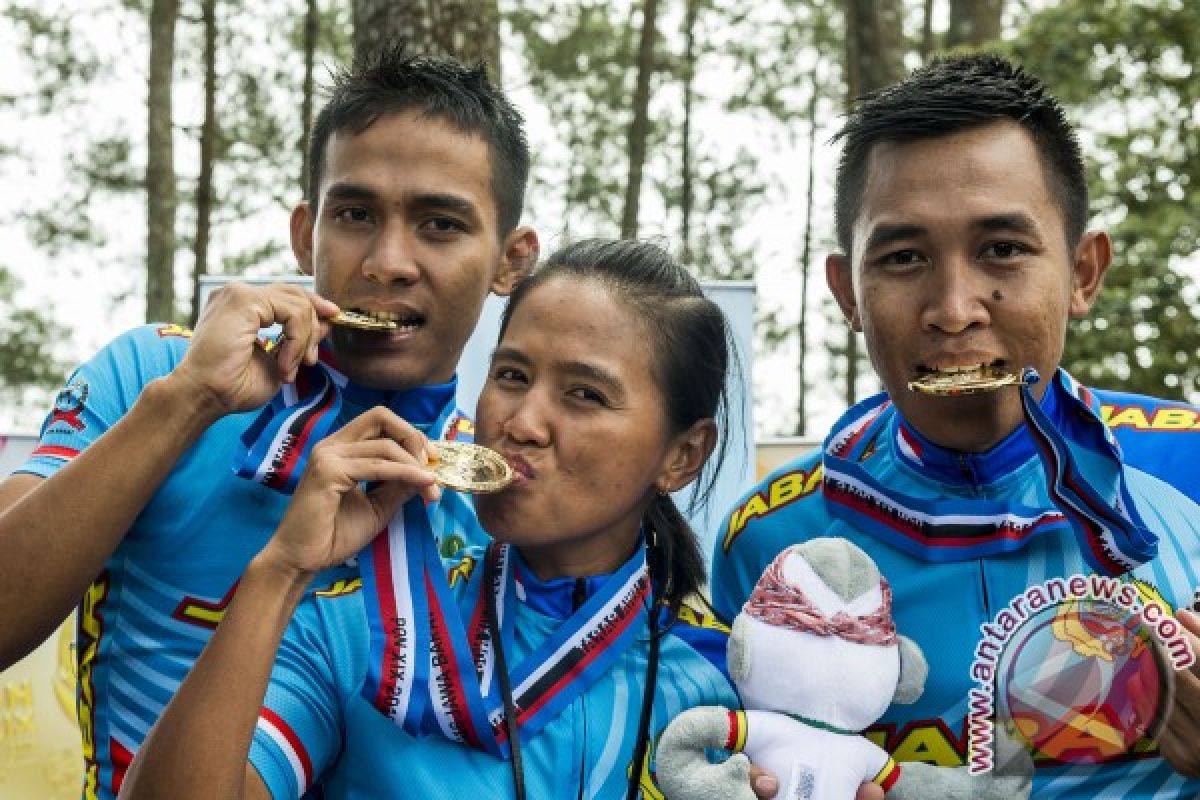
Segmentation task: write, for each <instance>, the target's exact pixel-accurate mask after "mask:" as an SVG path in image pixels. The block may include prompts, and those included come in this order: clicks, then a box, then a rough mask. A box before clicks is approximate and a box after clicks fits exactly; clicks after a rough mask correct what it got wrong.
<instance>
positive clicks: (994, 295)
mask: <svg viewBox="0 0 1200 800" xmlns="http://www.w3.org/2000/svg"><path fill="white" fill-rule="evenodd" d="M992 299H993V300H995V301H996V302H997V303H999V302H1000V301H1001V300H1003V299H1004V295H1002V294H1001V293H1000V290H999V289H996V290H994V291H993V292H992Z"/></svg>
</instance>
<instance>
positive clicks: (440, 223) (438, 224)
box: [421, 217, 467, 237]
mask: <svg viewBox="0 0 1200 800" xmlns="http://www.w3.org/2000/svg"><path fill="white" fill-rule="evenodd" d="M421 229H422V230H424V231H426V232H427V233H430V234H433V235H434V236H442V237H445V236H453V235H455V234H459V233H464V232H465V231H466V230H467V226H466V225H465V224H463V222H462V221H461V220H457V219H455V218H454V217H430V218H429V219H427V220H425V221H424V222H422V223H421Z"/></svg>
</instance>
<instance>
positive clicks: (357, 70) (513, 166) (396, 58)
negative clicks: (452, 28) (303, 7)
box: [307, 44, 529, 236]
mask: <svg viewBox="0 0 1200 800" xmlns="http://www.w3.org/2000/svg"><path fill="white" fill-rule="evenodd" d="M413 109H415V110H418V111H420V112H421V113H423V114H425V115H427V116H429V117H433V118H436V119H439V120H444V121H445V122H448V123H449V124H450V125H451V126H453V127H454V128H456V129H458V130H460V131H462V132H463V133H468V134H477V135H479V136H480V137H482V138H483V140H484V141H485V142H487V145H488V155H489V156H490V158H491V162H492V195H493V197H494V198H495V201H496V219H497V225H498V228H499V232H500V234H501V235H502V236H503V235H506V234H508V233H509V232H510V231H512V230H513V229H514V228H515V227H516V226H517V223H518V222H519V221H520V219H521V207H522V205H523V204H524V202H525V183H526V181H527V180H528V178H529V144H528V142H527V141H526V139H525V122H524V120H523V119H522V118H521V114H520V112H518V111H517V110H516V109H515V108H514V107H513V105H512V104H511V103H509V101H508V98H506V97H505V96H504V93H503V92H502V91H500V89H498V88H497V87H495V86H493V85H492V83H491V81H489V80H488V76H487V68H486V67H484V65H483V64H477V65H475V66H473V67H467V66H464V65H463V64H460V63H459V62H457V61H455V60H453V59H449V58H440V57H438V58H435V57H430V56H413V55H409V54H407V53H406V52H405V51H404V49H403V48H402V47H400V46H397V45H394V44H393V45H389V46H387V47H382V48H378V49H376V50H372V51H370V52H369V53H368V54H367V55H365V56H362V57H359V58H356V59H355V60H354V63H353V65H352V66H351V67H350V68H349V69H341V70H338V71H336V72H335V73H334V75H333V84H332V86H331V87H330V89H329V99H328V101H326V103H325V105H324V106H323V107H322V108H321V111H320V112H319V113H318V114H317V117H316V120H314V122H313V128H312V135H311V136H310V137H309V143H308V151H309V159H308V164H309V167H308V176H307V180H308V192H307V194H308V202H309V204H310V205H311V206H312V208H313V210H314V211H315V210H316V209H317V206H318V203H319V200H320V197H319V194H320V186H321V177H322V174H323V172H324V170H325V149H326V145H327V144H328V142H329V138H330V137H331V136H333V134H334V133H336V132H338V131H342V130H347V131H351V132H353V133H361V132H362V131H364V130H366V129H367V128H368V127H370V126H371V124H372V123H374V122H375V121H376V120H377V119H379V118H380V117H382V116H387V115H390V114H396V113H399V112H402V111H409V110H413Z"/></svg>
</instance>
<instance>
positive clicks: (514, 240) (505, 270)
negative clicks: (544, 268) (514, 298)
mask: <svg viewBox="0 0 1200 800" xmlns="http://www.w3.org/2000/svg"><path fill="white" fill-rule="evenodd" d="M540 251H541V244H540V243H539V242H538V235H537V231H535V230H534V229H533V228H530V227H529V226H527V225H522V226H520V227H518V228H516V229H514V230H513V232H512V233H510V234H509V235H508V236H506V237H504V255H503V256H502V257H501V259H500V268H499V269H497V270H496V277H495V278H494V279H493V280H492V293H493V294H497V295H500V296H501V297H508V295H510V294H512V290H513V289H514V288H515V287H516V285H517V284H518V283H520V282H521V279H522V278H524V277H525V276H526V275H528V274H529V273H531V272H533V268H534V267H535V266H537V260H538V253H539V252H540Z"/></svg>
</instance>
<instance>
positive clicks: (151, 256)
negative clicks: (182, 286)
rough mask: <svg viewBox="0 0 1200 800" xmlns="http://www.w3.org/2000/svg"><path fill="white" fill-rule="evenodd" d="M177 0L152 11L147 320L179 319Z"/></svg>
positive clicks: (159, 1) (158, 0) (159, 0)
mask: <svg viewBox="0 0 1200 800" xmlns="http://www.w3.org/2000/svg"><path fill="white" fill-rule="evenodd" d="M178 16H179V3H178V0H153V3H152V5H151V7H150V70H149V79H148V82H147V98H146V110H147V120H148V125H147V132H146V151H147V154H146V230H147V233H146V320H147V321H156V320H161V321H171V320H173V319H174V318H175V207H176V204H177V198H176V196H175V153H174V148H173V145H172V141H171V137H172V133H173V128H174V123H173V119H174V117H173V112H172V107H171V83H172V79H173V75H174V66H175V20H176V18H177V17H178Z"/></svg>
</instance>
